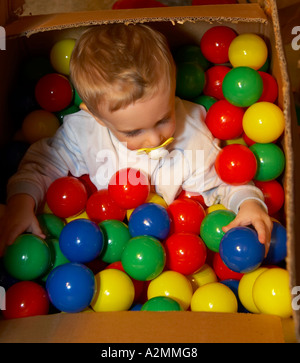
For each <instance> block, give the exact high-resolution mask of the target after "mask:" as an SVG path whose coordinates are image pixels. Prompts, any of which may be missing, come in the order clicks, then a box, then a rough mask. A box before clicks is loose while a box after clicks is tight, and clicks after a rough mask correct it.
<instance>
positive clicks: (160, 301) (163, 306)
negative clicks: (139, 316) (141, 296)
mask: <svg viewBox="0 0 300 363" xmlns="http://www.w3.org/2000/svg"><path fill="white" fill-rule="evenodd" d="M181 310H182V309H181V307H180V305H179V303H178V302H177V301H175V300H173V299H171V298H170V297H167V296H156V297H153V298H152V299H150V300H148V301H146V302H145V304H144V305H143V306H142V308H141V311H181Z"/></svg>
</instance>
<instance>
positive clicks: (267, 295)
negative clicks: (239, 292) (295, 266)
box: [252, 268, 293, 318]
mask: <svg viewBox="0 0 300 363" xmlns="http://www.w3.org/2000/svg"><path fill="white" fill-rule="evenodd" d="M252 293H253V301H254V303H255V305H256V306H257V309H258V310H259V312H260V313H262V314H272V315H277V316H279V317H281V318H289V317H290V316H291V315H292V314H293V310H292V301H291V292H290V280H289V273H288V271H287V270H284V269H281V268H272V269H269V270H267V271H265V272H263V273H262V274H261V275H259V276H258V278H257V279H256V280H255V283H254V285H253V292H252Z"/></svg>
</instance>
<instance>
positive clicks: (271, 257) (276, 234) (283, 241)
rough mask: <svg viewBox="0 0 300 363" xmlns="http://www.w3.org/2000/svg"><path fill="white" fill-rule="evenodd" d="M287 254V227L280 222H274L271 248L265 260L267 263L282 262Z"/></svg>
mask: <svg viewBox="0 0 300 363" xmlns="http://www.w3.org/2000/svg"><path fill="white" fill-rule="evenodd" d="M286 256H287V235H286V228H285V227H283V226H282V225H281V224H280V223H277V222H273V229H272V234H271V243H270V249H269V252H268V254H267V257H266V258H265V260H264V263H265V264H268V265H276V264H278V263H280V262H282V261H283V260H284V259H285V258H286Z"/></svg>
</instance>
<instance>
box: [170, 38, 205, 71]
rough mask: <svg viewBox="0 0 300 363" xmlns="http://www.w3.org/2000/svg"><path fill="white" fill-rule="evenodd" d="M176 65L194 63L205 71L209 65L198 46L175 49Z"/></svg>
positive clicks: (184, 46) (190, 45)
mask: <svg viewBox="0 0 300 363" xmlns="http://www.w3.org/2000/svg"><path fill="white" fill-rule="evenodd" d="M174 60H175V62H176V64H180V63H196V64H199V66H201V67H202V68H203V69H204V71H206V70H207V69H208V68H209V67H210V66H211V63H210V62H209V61H208V60H207V59H206V58H205V57H204V55H203V53H202V52H201V49H200V47H199V46H198V45H192V44H188V45H183V46H181V47H179V48H177V49H176V51H175V53H174Z"/></svg>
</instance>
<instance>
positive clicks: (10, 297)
mask: <svg viewBox="0 0 300 363" xmlns="http://www.w3.org/2000/svg"><path fill="white" fill-rule="evenodd" d="M5 298H6V309H5V310H3V311H2V314H3V316H4V318H5V319H18V318H26V317H29V316H37V315H47V314H48V311H49V299H48V295H47V292H46V290H45V289H44V288H43V287H42V286H40V285H39V284H37V283H36V282H33V281H21V282H17V283H16V284H14V285H12V286H11V287H10V288H9V289H8V290H7V292H6V296H5Z"/></svg>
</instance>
